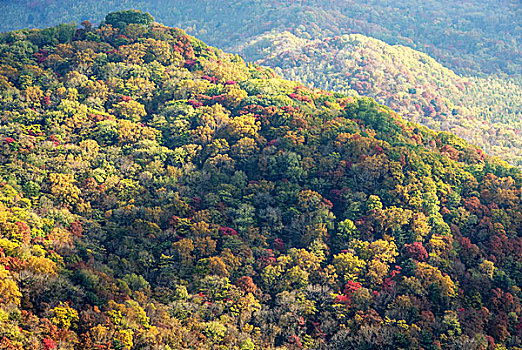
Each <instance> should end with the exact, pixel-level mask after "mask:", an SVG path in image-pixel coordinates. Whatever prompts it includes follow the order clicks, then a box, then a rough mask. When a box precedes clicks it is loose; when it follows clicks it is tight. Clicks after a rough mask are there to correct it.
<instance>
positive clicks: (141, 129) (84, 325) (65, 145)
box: [0, 12, 522, 350]
mask: <svg viewBox="0 0 522 350" xmlns="http://www.w3.org/2000/svg"><path fill="white" fill-rule="evenodd" d="M0 62H1V64H0V140H1V141H0V147H1V152H0V179H1V181H0V265H1V266H0V345H1V347H2V348H5V349H46V350H49V349H107V350H108V349H237V350H253V349H421V348H422V349H432V350H436V349H458V348H465V349H488V350H489V349H520V348H521V347H522V344H521V339H522V323H521V322H522V320H521V316H522V311H521V310H522V308H521V302H520V297H521V296H522V295H521V288H520V286H522V273H521V271H522V240H521V234H520V233H521V232H522V199H521V198H522V190H521V186H522V176H521V173H520V171H519V170H518V169H516V168H514V167H512V166H510V165H508V164H507V163H506V162H504V161H502V160H500V159H498V158H496V157H493V156H489V155H487V154H485V153H484V152H483V151H482V150H481V149H480V148H478V147H476V146H474V145H471V144H469V143H467V142H466V141H464V140H462V139H460V138H458V137H457V136H455V135H454V134H451V133H449V132H435V131H432V130H429V129H428V128H426V127H424V126H421V125H418V124H415V123H412V122H407V121H405V120H404V119H402V117H401V116H400V115H398V114H397V113H396V112H394V111H393V110H391V109H390V108H388V107H385V106H383V105H380V104H378V103H377V102H376V101H375V100H373V99H372V98H367V97H350V96H346V95H344V94H341V93H333V92H329V91H324V90H320V89H318V88H312V87H307V86H304V85H303V84H301V83H299V82H295V81H288V80H284V79H282V78H281V77H280V76H278V75H277V74H276V73H275V72H274V71H273V70H271V69H268V68H263V67H260V66H257V65H255V64H251V63H248V64H247V63H245V61H244V60H243V59H242V58H241V57H239V56H237V55H232V54H227V53H224V52H223V51H221V50H220V49H217V48H214V47H211V46H208V45H206V44H205V43H204V42H202V41H200V40H198V39H196V38H194V37H191V36H189V35H187V34H186V33H185V32H184V31H183V30H180V29H176V28H171V27H166V26H164V25H161V24H158V23H156V22H153V21H150V18H149V16H148V15H146V14H144V13H139V12H136V13H131V12H124V13H116V14H109V15H108V16H107V21H105V22H104V23H103V22H102V23H101V24H100V25H99V26H94V25H92V24H91V23H90V22H87V21H84V22H83V23H82V26H81V27H80V28H76V27H75V26H72V25H60V26H57V27H51V28H46V29H27V30H17V31H13V32H7V33H4V34H2V35H1V36H0Z"/></svg>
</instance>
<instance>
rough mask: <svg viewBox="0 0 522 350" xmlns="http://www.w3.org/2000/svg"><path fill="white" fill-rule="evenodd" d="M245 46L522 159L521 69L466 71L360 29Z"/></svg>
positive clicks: (314, 80) (286, 70) (285, 71)
mask: <svg viewBox="0 0 522 350" xmlns="http://www.w3.org/2000/svg"><path fill="white" fill-rule="evenodd" d="M238 51H240V52H241V53H242V54H244V55H245V56H246V57H251V58H252V59H253V60H255V62H256V63H258V64H261V65H265V66H270V67H276V68H275V70H276V72H278V73H280V74H282V75H283V76H284V77H286V78H287V79H292V80H299V81H302V82H303V83H304V84H305V85H308V86H316V87H319V88H322V89H327V90H334V91H338V92H341V93H345V94H348V95H362V96H369V97H373V98H375V99H376V100H377V101H378V102H379V103H382V104H385V105H387V106H389V107H391V108H392V109H394V110H396V111H398V112H399V113H400V114H401V115H403V116H404V117H405V118H407V119H408V120H412V121H415V122H417V123H421V124H423V125H426V126H428V127H430V128H432V129H435V130H443V131H451V132H453V133H455V134H457V135H458V136H460V137H462V138H465V139H466V140H468V141H469V142H472V143H474V144H477V145H482V146H483V148H484V150H485V151H487V152H488V153H491V154H495V155H498V156H500V157H502V158H503V159H505V160H507V161H509V162H510V163H511V164H513V165H517V166H521V165H522V135H521V134H520V130H522V124H521V119H522V114H521V113H522V79H520V77H516V76H515V77H512V78H508V77H500V76H488V77H487V78H481V77H463V76H461V75H457V74H455V73H454V72H453V71H451V70H450V69H448V68H446V67H444V66H442V65H441V64H440V63H438V62H436V61H435V60H434V59H432V58H431V57H429V56H428V55H426V54H423V53H420V52H418V51H415V50H412V49H410V48H407V47H404V46H399V45H388V44H386V43H384V42H382V41H380V40H376V39H372V38H369V37H366V36H363V35H360V34H352V35H345V36H336V37H334V38H326V39H322V40H319V39H316V40H308V39H304V38H299V37H296V36H295V35H293V34H292V33H290V32H283V33H274V34H265V35H261V36H259V37H257V38H255V39H253V40H251V41H250V42H248V43H246V44H245V45H243V46H240V47H238Z"/></svg>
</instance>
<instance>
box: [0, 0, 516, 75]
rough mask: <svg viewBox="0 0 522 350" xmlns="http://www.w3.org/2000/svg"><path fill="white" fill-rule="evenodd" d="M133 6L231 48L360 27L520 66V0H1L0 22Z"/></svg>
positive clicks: (486, 66)
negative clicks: (288, 34)
mask: <svg viewBox="0 0 522 350" xmlns="http://www.w3.org/2000/svg"><path fill="white" fill-rule="evenodd" d="M128 8H135V9H141V10H143V11H148V12H150V13H151V14H152V15H154V16H155V17H156V18H157V19H158V21H159V22H162V23H165V24H167V25H171V26H176V27H180V28H182V29H185V30H187V31H188V33H189V34H192V35H196V36H197V37H199V38H201V39H202V40H205V41H206V42H208V43H209V44H211V45H218V46H219V47H221V48H224V49H227V50H231V49H233V48H234V47H235V45H238V44H241V43H243V42H245V39H247V38H254V37H256V36H258V35H260V34H263V33H266V32H269V31H271V30H277V31H283V30H290V31H292V32H293V33H294V34H295V35H300V34H301V33H306V34H305V35H307V36H308V37H307V39H310V38H323V37H328V36H336V35H343V34H353V33H360V34H364V35H368V36H371V37H374V38H377V39H381V40H384V41H385V42H387V43H388V44H402V45H406V46H409V47H412V48H414V49H416V50H419V51H422V52H425V53H428V54H429V55H430V56H432V57H434V58H435V59H437V60H438V61H440V62H441V63H443V64H444V65H445V66H448V67H450V68H452V69H454V70H456V71H457V72H458V73H464V72H465V73H473V74H475V73H477V72H483V73H487V74H491V73H500V72H503V73H507V74H520V73H521V72H522V38H521V36H522V21H521V18H522V6H520V0H486V1H484V0H466V1H461V0H442V1H440V0H409V1H395V0H367V1H345V0H291V1H279V0H248V1H238V0H223V1H219V2H216V1H209V0H192V1H184V0H154V1H148V0H123V1H121V0H118V1H116V0H105V1H96V0H81V1H80V0H61V1H58V0H3V1H2V2H0V11H2V13H3V14H4V16H3V18H2V22H1V23H0V30H2V31H7V30H14V29H21V28H26V27H42V26H51V25H57V24H60V23H64V22H71V21H76V22H77V23H81V22H82V21H83V20H90V21H93V22H96V23H98V22H100V21H102V20H103V18H104V16H105V14H106V13H107V12H109V11H115V10H124V9H128ZM247 59H250V58H249V57H247Z"/></svg>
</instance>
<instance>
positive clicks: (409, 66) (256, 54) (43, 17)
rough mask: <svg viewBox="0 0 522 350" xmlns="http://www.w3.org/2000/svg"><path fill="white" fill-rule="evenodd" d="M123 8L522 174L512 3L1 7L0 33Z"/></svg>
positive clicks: (72, 0)
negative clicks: (368, 104) (369, 103)
mask: <svg viewBox="0 0 522 350" xmlns="http://www.w3.org/2000/svg"><path fill="white" fill-rule="evenodd" d="M126 8H138V9H142V10H144V11H149V12H151V13H152V14H153V15H154V16H156V18H157V19H158V21H160V22H163V23H164V24H166V25H171V26H176V27H180V28H183V29H185V30H187V32H188V33H189V34H192V35H196V36H197V37H199V38H201V39H202V40H205V41H206V42H208V43H210V44H211V45H218V46H219V47H220V48H222V49H226V50H229V51H231V52H235V53H239V54H241V55H242V56H243V57H244V58H245V59H247V60H248V61H254V60H255V61H256V62H257V63H259V64H261V65H268V66H270V67H272V68H276V72H278V73H280V74H281V75H282V76H283V77H285V78H286V79H291V80H299V81H302V82H303V83H304V84H305V85H308V86H315V87H319V88H322V89H326V90H334V91H336V92H341V93H345V94H348V95H354V96H357V95H362V96H369V97H373V98H376V99H377V101H378V102H379V103H383V104H385V105H387V106H388V107H390V108H392V109H393V110H397V111H398V112H400V113H401V114H402V116H403V117H404V118H406V119H407V120H410V121H414V122H420V123H422V124H423V125H426V126H428V127H430V128H435V129H436V130H439V131H449V132H452V133H456V134H457V135H458V136H460V137H463V138H464V139H466V140H467V141H468V142H471V143H474V144H477V145H479V146H480V147H483V149H484V150H485V151H486V152H488V153H491V154H494V155H497V156H500V157H501V158H502V159H504V160H506V161H508V162H510V163H511V164H512V165H516V166H519V167H520V166H522V151H521V150H522V147H521V146H522V139H521V136H520V130H521V129H520V119H521V115H520V113H521V112H520V111H521V108H520V107H521V105H520V104H521V101H522V98H521V96H520V94H521V91H522V89H521V88H522V75H521V72H522V61H521V59H522V48H521V46H522V22H521V20H520V19H521V18H522V6H520V1H519V0H502V1H496V0H495V1H493V0H488V1H479V0H468V1H457V0H444V1H435V0H429V1H426V0H422V1H421V0H414V1H405V2H396V1H391V0H371V1H365V2H361V1H341V0H321V1H319V0H308V1H305V0H303V1H290V2H288V1H286V2H281V1H274V0H256V1H231V0H226V1H220V2H218V3H216V2H214V1H208V0H194V1H179V0H175V1H171V0H155V1H144V0H126V1H112V0H109V1H93V0H83V1H78V0H64V1H56V0H46V1H34V0H31V1H29V0H21V1H13V0H6V1H3V2H0V11H1V12H2V13H4V14H5V16H4V17H5V18H4V20H3V21H2V22H1V23H0V30H12V29H21V28H26V27H35V26H37V27H42V26H45V25H56V24H59V23H62V22H71V21H76V23H81V22H82V21H83V20H90V21H91V22H94V23H100V22H101V21H103V19H104V16H105V14H106V13H108V12H110V11H115V10H121V9H126ZM353 33H360V34H358V35H353ZM372 37H373V38H377V39H381V40H383V41H384V42H382V41H378V40H374V39H373V38H372ZM338 38H341V39H338ZM391 44H400V45H401V46H398V45H394V46H391ZM408 47H409V48H412V49H415V50H416V51H414V50H409V49H408ZM421 52H423V53H427V54H429V55H430V56H431V57H433V58H434V59H435V60H436V61H434V60H433V59H432V58H430V57H428V56H426V55H423V54H422V53H421ZM446 67H447V68H446ZM463 74H464V76H463Z"/></svg>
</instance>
